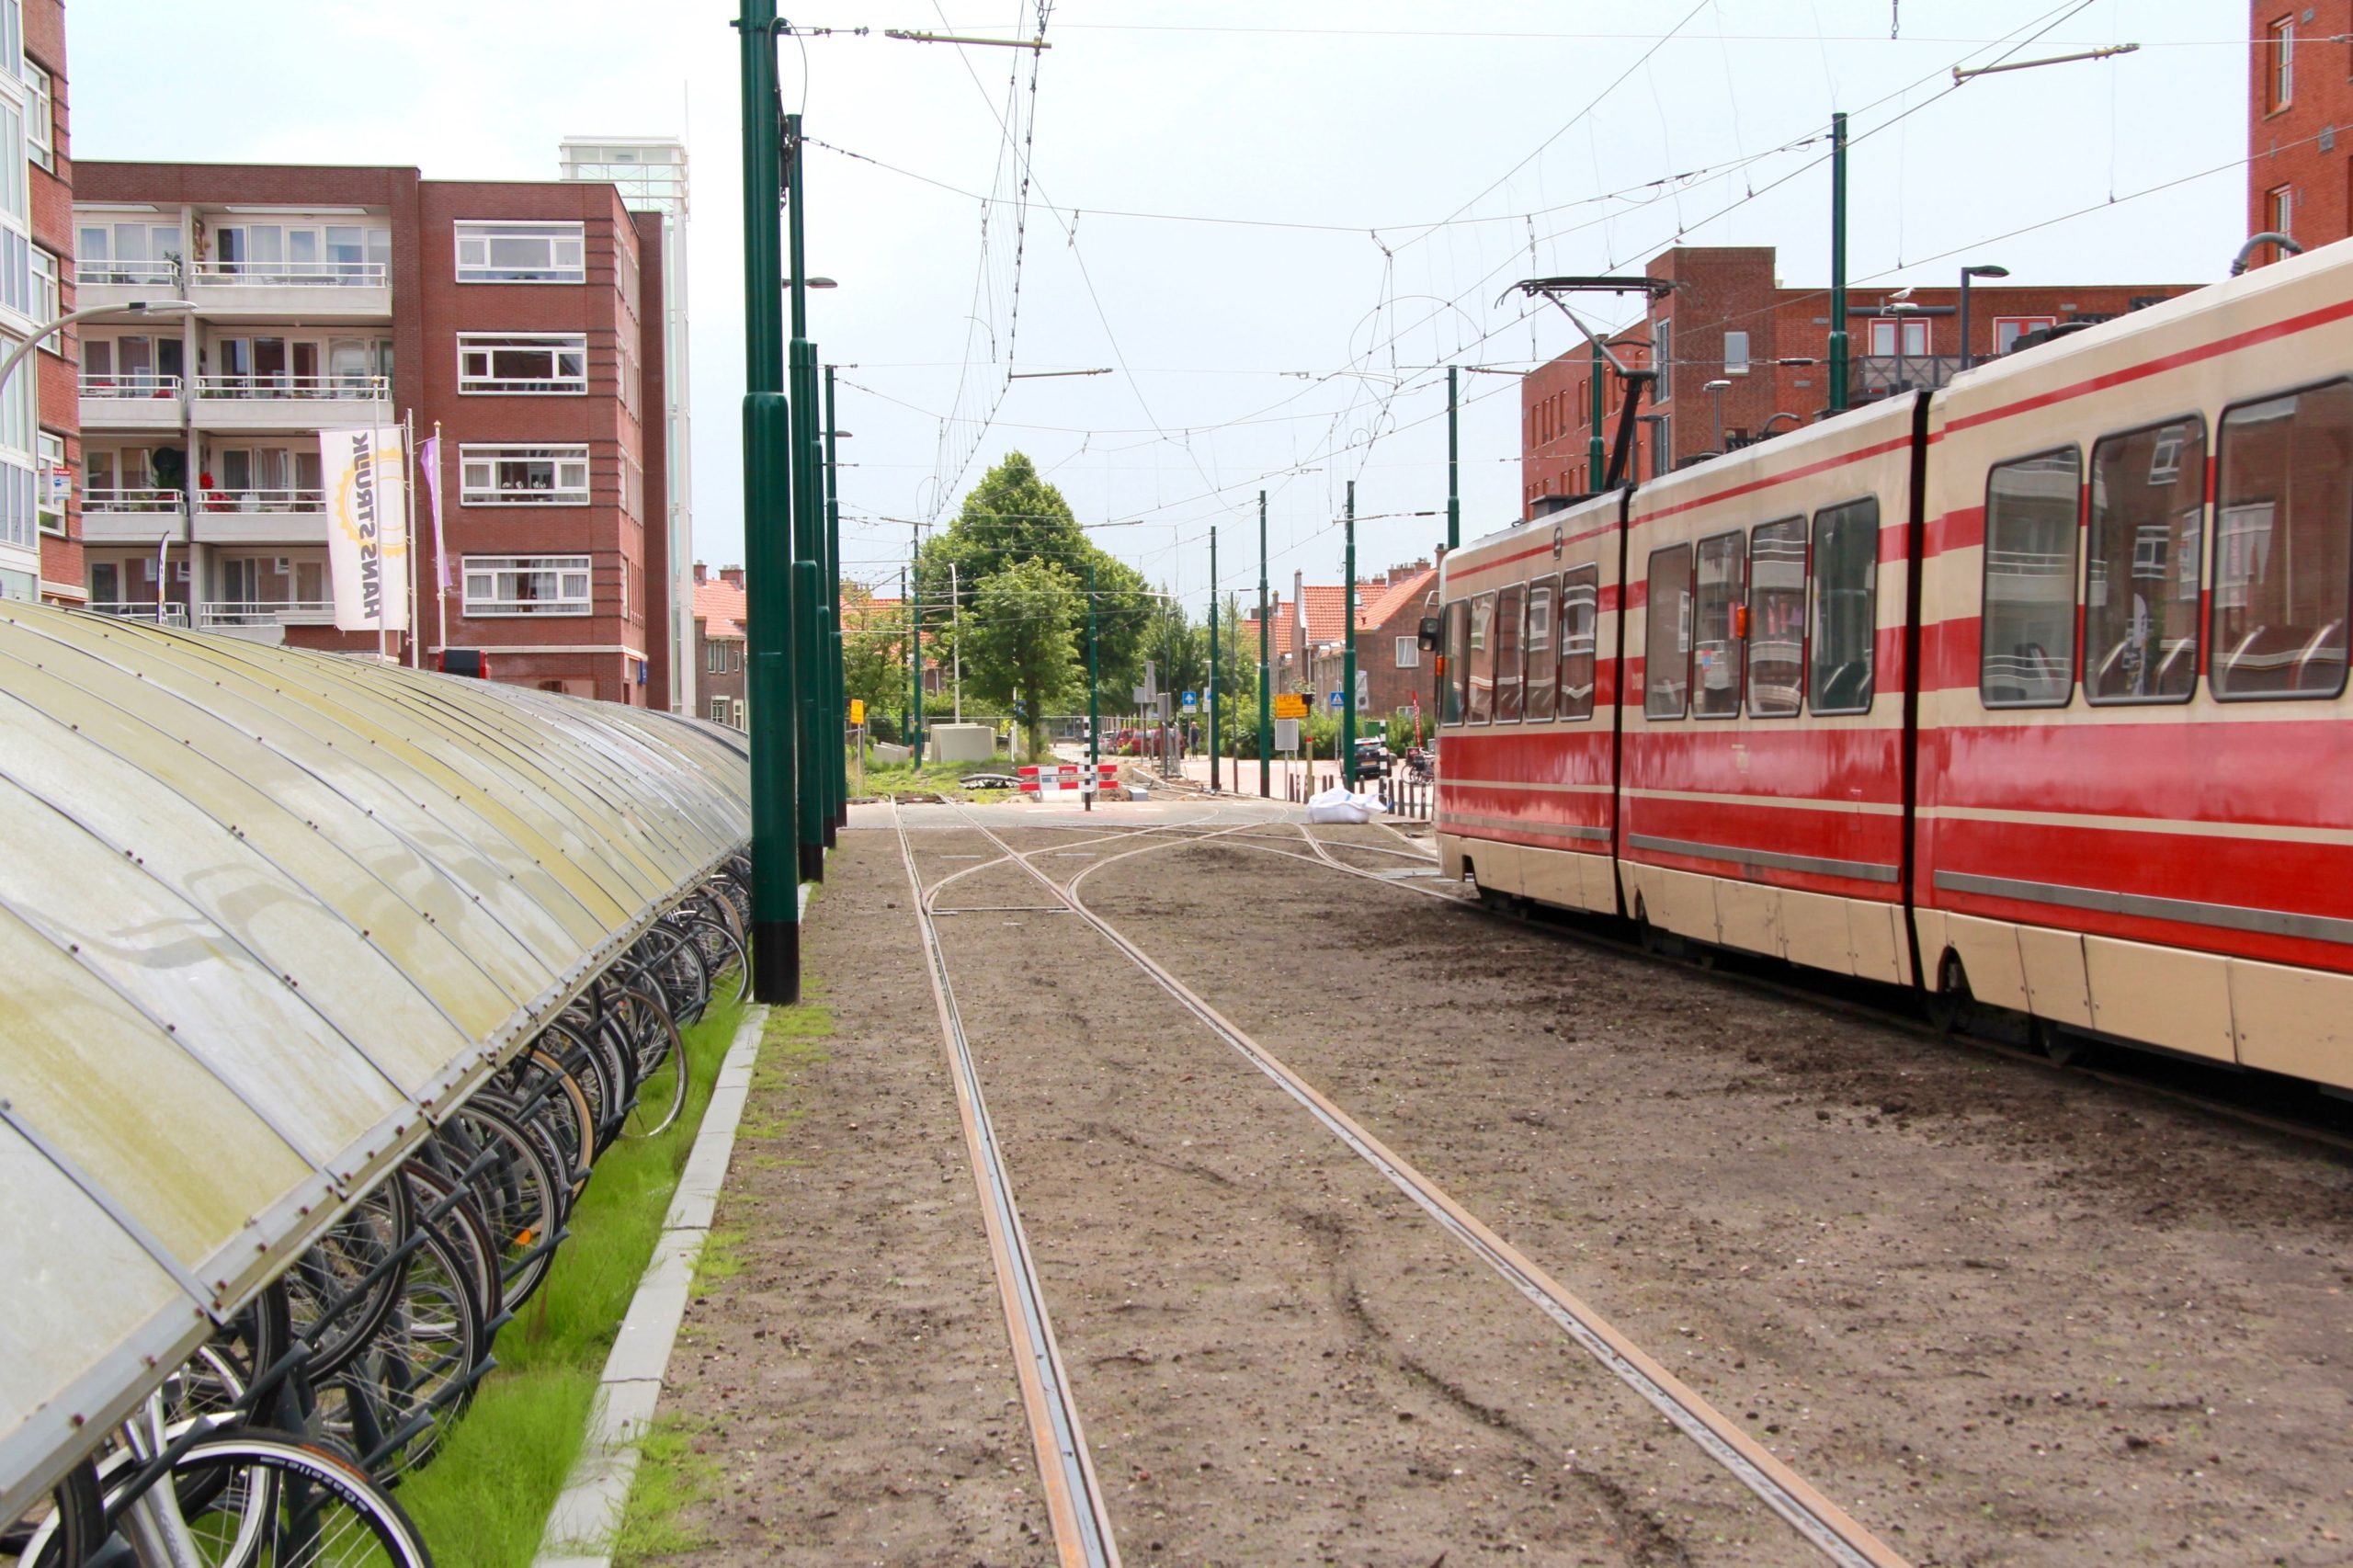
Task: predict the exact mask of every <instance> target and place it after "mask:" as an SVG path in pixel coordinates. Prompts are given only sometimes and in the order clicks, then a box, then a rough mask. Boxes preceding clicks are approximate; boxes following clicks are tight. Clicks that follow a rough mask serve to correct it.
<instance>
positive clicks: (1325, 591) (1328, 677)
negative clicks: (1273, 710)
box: [1241, 561, 1438, 719]
mask: <svg viewBox="0 0 2353 1568" xmlns="http://www.w3.org/2000/svg"><path fill="white" fill-rule="evenodd" d="M1437 585H1438V574H1437V572H1436V571H1435V570H1434V569H1433V568H1432V567H1431V565H1430V563H1429V562H1427V561H1416V562H1413V563H1412V564H1411V565H1405V566H1392V567H1391V568H1390V569H1389V570H1388V571H1386V572H1383V573H1381V574H1377V575H1374V576H1370V577H1367V578H1365V579H1363V580H1362V581H1361V582H1359V583H1358V585H1357V674H1358V677H1359V679H1360V682H1361V684H1362V686H1363V688H1364V693H1365V708H1364V711H1365V712H1367V713H1369V714H1372V715H1375V716H1377V717H1380V718H1384V719H1385V718H1387V717H1388V716H1389V715H1390V714H1392V713H1396V712H1401V711H1404V710H1408V709H1411V708H1412V707H1413V706H1414V704H1415V700H1416V699H1419V700H1420V701H1421V702H1422V705H1423V706H1424V707H1425V708H1427V707H1428V705H1429V704H1428V695H1429V689H1430V682H1429V672H1430V665H1429V655H1428V654H1427V653H1423V652H1422V651H1421V649H1420V648H1419V647H1418V646H1417V645H1416V643H1415V639H1416V638H1417V637H1418V635H1419V634H1420V631H1421V618H1422V617H1423V616H1424V615H1427V614H1435V613H1436V612H1435V611H1434V610H1431V609H1429V608H1427V607H1426V606H1425V605H1424V603H1423V601H1424V600H1425V599H1427V597H1429V593H1430V590H1431V589H1433V588H1434V587H1436V586H1437ZM1344 592H1345V588H1344V585H1341V584H1338V583H1308V584H1304V585H1299V586H1297V587H1296V588H1295V589H1294V590H1293V595H1292V597H1289V598H1276V599H1273V600H1272V601H1271V604H1272V609H1273V615H1274V625H1273V628H1272V635H1271V636H1270V637H1269V638H1268V648H1269V652H1268V655H1267V656H1268V659H1269V661H1270V667H1269V674H1268V679H1269V682H1270V684H1271V685H1272V686H1273V687H1274V688H1275V689H1276V690H1277V691H1308V692H1312V693H1313V695H1314V697H1315V701H1316V706H1317V707H1318V708H1328V707H1329V706H1330V699H1331V694H1332V693H1333V692H1335V691H1337V690H1339V689H1340V688H1341V682H1342V679H1343V672H1344V671H1345V670H1346V668H1347V652H1346V645H1345V644H1346V638H1347V627H1346V625H1345V624H1344V623H1343V621H1342V619H1341V614H1342V611H1341V603H1342V596H1343V594H1344ZM1302 600H1303V601H1304V602H1305V603H1306V605H1307V639H1306V641H1307V653H1308V657H1307V661H1306V663H1305V664H1304V665H1302V664H1301V663H1300V662H1299V660H1298V659H1297V657H1296V654H1297V653H1298V647H1297V644H1298V642H1299V633H1298V626H1299V610H1298V606H1299V604H1300V603H1301V602H1302ZM1241 638H1242V656H1243V658H1245V660H1248V661H1250V662H1251V663H1252V664H1253V665H1255V664H1256V661H1257V657H1258V616H1257V611H1256V607H1252V608H1251V609H1250V611H1249V613H1247V614H1246V615H1245V616H1244V618H1243V621H1242V631H1241Z"/></svg>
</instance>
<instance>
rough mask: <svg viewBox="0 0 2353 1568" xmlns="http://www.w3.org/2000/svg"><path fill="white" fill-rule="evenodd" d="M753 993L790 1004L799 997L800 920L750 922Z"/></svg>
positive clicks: (758, 998)
mask: <svg viewBox="0 0 2353 1568" xmlns="http://www.w3.org/2000/svg"><path fill="white" fill-rule="evenodd" d="M752 995H753V998H754V999H755V1000H756V1001H761V1002H767V1003H770V1004H773V1005H774V1006H779V1007H790V1006H792V1005H793V1004H794V1003H796V1002H798V1001H800V1000H801V923H800V922H799V921H797V920H755V921H753V922H752Z"/></svg>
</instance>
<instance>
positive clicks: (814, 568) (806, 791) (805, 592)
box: [784, 114, 833, 882]
mask: <svg viewBox="0 0 2353 1568" xmlns="http://www.w3.org/2000/svg"><path fill="white" fill-rule="evenodd" d="M801 162H802V160H801V117H800V116H799V115H797V114H789V115H786V116H785V117H784V185H785V193H786V204H785V217H786V225H785V228H786V233H787V235H788V237H789V240H790V246H791V254H790V256H789V257H788V258H787V260H788V261H789V263H790V266H791V267H792V276H791V277H790V278H789V279H788V282H789V283H790V291H791V300H792V341H791V342H790V344H788V345H787V346H786V352H787V355H788V360H787V364H788V370H789V373H790V378H791V379H790V381H789V382H788V383H787V385H788V386H789V387H790V389H791V395H792V417H791V429H792V437H791V438H792V455H793V459H794V461H795V463H796V465H797V467H798V469H799V472H798V474H797V476H796V477H797V479H798V481H799V483H795V484H794V485H793V486H792V627H793V632H794V636H793V656H794V663H795V665H796V666H797V667H798V669H799V670H800V672H801V679H800V681H799V683H798V685H797V687H796V688H795V695H796V696H797V697H798V699H799V700H798V701H797V702H796V703H795V704H794V712H795V715H796V717H797V719H798V722H799V731H798V734H799V739H800V743H801V757H802V760H803V762H804V764H805V766H803V767H801V777H800V785H801V788H800V790H799V794H798V797H797V799H796V801H795V802H794V812H793V814H794V817H795V819H796V822H797V824H798V828H799V837H800V841H801V879H802V880H803V881H812V882H822V881H824V880H825V846H826V842H827V840H828V838H829V837H830V836H831V832H832V823H833V804H832V801H831V800H830V799H829V795H830V791H828V790H826V788H825V774H826V772H827V761H828V756H829V753H830V750H831V748H829V747H828V746H827V745H826V744H825V739H824V725H823V723H822V722H820V720H819V708H820V703H819V697H820V694H821V692H822V690H823V686H824V683H823V681H822V680H820V679H819V678H818V674H817V672H818V667H819V665H821V664H822V663H823V659H822V656H821V655H820V653H819V652H818V650H819V649H821V648H823V647H824V645H825V641H826V638H825V619H826V617H825V611H824V594H823V593H822V592H820V585H822V583H823V581H824V574H823V566H822V562H823V560H824V519H823V517H820V515H819V503H818V499H817V476H816V473H815V470H816V467H817V398H816V382H817V350H816V346H815V345H813V344H812V343H811V342H810V341H809V301H808V289H807V278H808V276H809V269H808V258H807V256H806V253H805V251H804V248H803V244H802V241H803V228H804V223H803V219H804V217H805V216H806V213H807V210H808V206H809V201H808V194H807V187H806V183H805V181H806V176H805V175H804V173H803V171H802V167H801ZM803 567H806V568H808V570H806V571H803V570H802V568H803Z"/></svg>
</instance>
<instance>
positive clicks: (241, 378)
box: [85, 375, 395, 430]
mask: <svg viewBox="0 0 2353 1568" xmlns="http://www.w3.org/2000/svg"><path fill="white" fill-rule="evenodd" d="M192 418H193V421H194V423H195V424H196V425H197V426H198V427H199V428H201V429H206V430H289V429H293V430H321V429H327V428H331V427H334V426H345V425H391V424H393V423H395V421H394V420H393V418H392V382H391V381H390V380H389V379H388V378H386V377H383V376H358V375H342V376H274V375H273V376H255V375H232V376H199V377H197V379H196V400H195V404H194V408H193V412H192ZM86 423H87V420H86V418H85V424H86Z"/></svg>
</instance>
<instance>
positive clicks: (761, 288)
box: [735, 0, 801, 1004]
mask: <svg viewBox="0 0 2353 1568" xmlns="http://www.w3.org/2000/svg"><path fill="white" fill-rule="evenodd" d="M735 27H736V29H737V38H736V42H737V44H738V46H739V49H740V51H741V53H742V75H743V94H744V99H743V131H744V543H745V551H744V560H745V565H746V566H747V568H748V573H747V579H746V585H745V586H746V596H745V597H746V599H747V601H748V603H747V606H746V608H745V614H746V616H747V617H748V618H749V624H748V625H747V626H746V627H745V643H746V644H747V652H748V653H749V655H750V656H749V658H748V659H747V660H746V661H745V663H746V665H748V668H747V669H746V670H745V692H746V695H747V696H749V697H750V699H751V705H750V706H751V715H750V723H751V737H750V744H751V752H752V933H751V934H752V987H753V993H754V994H756V996H758V998H759V999H760V1000H761V1001H763V1002H772V1003H779V1004H790V1003H793V1002H797V1001H799V1000H800V999H801V924H800V890H799V885H798V883H799V879H798V877H797V876H796V875H795V871H796V868H797V865H798V857H797V853H796V850H795V830H794V814H793V801H794V796H795V786H796V784H797V782H798V780H797V778H796V776H795V775H796V769H795V766H794V765H795V763H796V762H797V761H798V757H797V755H796V752H797V748H796V747H795V745H794V744H793V743H794V739H795V734H794V728H793V710H794V703H793V684H794V680H793V677H794V675H795V673H796V672H795V670H794V668H793V657H792V654H793V646H792V504H791V483H792V473H791V463H790V431H791V416H790V410H789V408H788V405H787V403H786V399H785V396H784V355H783V346H784V331H783V327H784V324H783V323H782V322H781V321H780V320H779V319H778V317H779V312H780V301H781V296H782V290H783V283H784V270H783V257H782V256H781V253H780V246H779V235H778V233H777V213H776V208H777V198H778V195H779V191H780V189H781V180H782V171H781V170H780V168H779V164H778V155H777V110H778V104H777V92H776V33H777V19H776V0H744V10H743V15H742V16H740V17H737V18H736V22H735Z"/></svg>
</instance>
